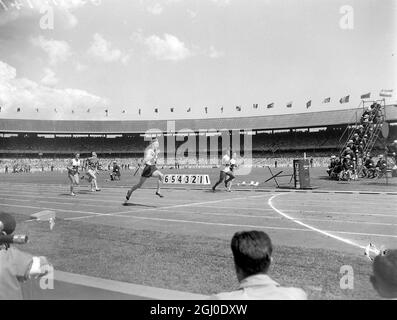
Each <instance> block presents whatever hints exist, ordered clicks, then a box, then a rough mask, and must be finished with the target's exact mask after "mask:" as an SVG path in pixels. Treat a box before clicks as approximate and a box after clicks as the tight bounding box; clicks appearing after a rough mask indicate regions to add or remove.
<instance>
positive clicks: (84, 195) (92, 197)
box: [0, 189, 185, 202]
mask: <svg viewBox="0 0 397 320" xmlns="http://www.w3.org/2000/svg"><path fill="white" fill-rule="evenodd" d="M59 193H61V194H59ZM69 193H70V191H69V190H54V189H52V190H48V191H43V190H41V191H28V190H0V195H9V194H11V195H15V194H26V195H27V196H29V195H30V196H35V197H37V196H39V197H47V198H50V197H49V196H58V197H59V196H68V195H69ZM76 193H77V195H78V197H77V198H75V199H86V200H89V201H96V200H98V198H97V197H101V198H102V199H104V198H109V199H121V202H122V201H124V198H125V194H126V192H119V193H117V194H116V193H114V194H109V193H107V192H106V191H100V192H91V191H88V190H78V191H77V192H76ZM47 194H48V195H49V196H47ZM151 194H152V195H151V196H149V195H148V193H144V194H142V193H139V194H138V197H139V198H143V199H153V198H155V197H156V196H155V193H154V191H153V190H152V193H151ZM170 200H172V201H185V200H182V199H177V198H175V199H170ZM103 201H105V200H103ZM119 202H120V201H119Z"/></svg>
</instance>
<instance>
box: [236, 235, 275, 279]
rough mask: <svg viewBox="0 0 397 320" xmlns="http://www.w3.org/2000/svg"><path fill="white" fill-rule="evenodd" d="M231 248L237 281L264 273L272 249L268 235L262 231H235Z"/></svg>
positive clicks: (267, 266) (266, 269) (268, 263)
mask: <svg viewBox="0 0 397 320" xmlns="http://www.w3.org/2000/svg"><path fill="white" fill-rule="evenodd" d="M231 248H232V252H233V257H234V264H235V267H236V274H237V279H238V281H241V280H243V279H245V278H247V277H249V276H252V275H255V274H258V273H262V274H266V273H267V271H268V269H269V266H270V263H271V260H272V258H271V255H272V251H273V247H272V242H271V240H270V238H269V236H268V235H267V234H266V233H264V232H263V231H243V232H236V233H235V234H234V236H233V238H232V242H231Z"/></svg>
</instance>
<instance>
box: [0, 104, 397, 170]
mask: <svg viewBox="0 0 397 320" xmlns="http://www.w3.org/2000/svg"><path fill="white" fill-rule="evenodd" d="M362 113H363V108H356V109H346V110H335V111H323V112H308V113H297V114H286V115H276V116H257V117H242V118H222V119H221V118H219V119H197V120H196V119H186V120H175V121H174V120H168V121H167V120H154V121H143V120H136V121H70V120H29V119H0V157H1V158H2V163H1V164H0V166H1V167H2V169H3V170H1V171H2V172H4V166H5V165H6V163H9V165H8V166H9V167H11V166H12V165H13V164H10V160H11V159H30V162H32V161H33V167H34V168H36V169H39V170H43V171H44V170H49V169H50V162H51V161H48V159H59V160H58V161H61V159H65V158H68V157H70V155H71V154H72V153H73V152H80V153H81V154H88V153H90V152H91V151H93V150H95V151H96V152H97V153H98V155H100V157H101V158H102V159H105V160H104V163H103V164H104V165H106V164H107V162H109V161H106V159H109V160H110V159H118V160H119V161H120V162H121V163H125V165H126V166H127V165H131V167H135V166H136V164H137V161H138V159H139V158H141V157H142V156H143V150H144V148H145V146H146V144H147V142H146V141H147V140H148V139H150V138H152V137H153V136H164V150H165V151H166V152H165V155H164V157H166V158H167V159H169V160H171V159H172V160H171V162H172V163H174V162H175V161H177V162H179V163H181V164H191V165H193V164H197V161H198V160H199V156H200V161H199V162H198V164H207V159H210V160H214V159H211V158H209V156H210V154H211V155H213V153H212V152H219V154H218V156H219V155H220V153H221V152H222V139H220V137H221V136H222V135H224V134H226V135H232V134H236V133H237V135H239V136H240V135H241V136H243V135H249V136H251V137H252V140H251V141H250V143H252V145H251V146H249V145H244V143H245V144H246V139H245V138H241V139H239V140H240V141H239V142H238V146H235V147H236V148H237V149H238V148H240V151H241V152H242V151H243V150H245V151H247V150H249V151H250V152H252V153H251V154H250V156H252V158H254V164H257V165H266V164H267V165H268V164H269V163H274V159H278V163H279V165H280V166H283V163H284V162H285V163H286V164H287V165H288V166H289V164H290V162H291V161H289V160H288V159H292V158H296V157H301V156H302V155H303V153H306V154H307V155H308V156H310V157H313V158H315V159H316V165H318V166H326V165H327V161H328V158H329V156H330V155H331V154H337V153H338V152H339V150H340V149H341V148H342V147H343V145H344V144H345V142H346V139H347V138H348V130H347V129H349V128H351V127H353V126H354V125H355V124H356V123H358V122H359V120H360V117H361V115H362ZM385 114H386V118H385V121H386V122H387V123H389V124H390V134H389V136H388V139H387V141H386V144H391V143H392V142H393V140H395V139H396V136H397V130H396V126H395V124H396V123H397V109H396V106H395V105H388V106H386V107H385ZM186 128H189V129H186ZM175 136H178V138H177V139H176V141H175ZM188 136H189V137H190V138H191V136H196V145H197V148H196V157H195V158H194V157H193V158H192V156H191V155H192V153H191V150H189V156H190V158H188V152H187V150H185V152H184V154H183V155H179V156H177V155H176V154H174V151H172V154H170V153H168V154H167V145H168V144H171V143H173V142H171V141H175V148H172V149H171V148H170V149H169V150H176V149H178V147H179V146H180V145H181V144H183V143H184V142H185V141H186V140H187V138H188ZM171 137H172V138H171ZM201 137H206V138H205V140H204V141H205V142H204V143H203V142H200V141H199V140H200V138H201ZM211 137H215V139H216V141H217V142H216V143H211V142H210V140H211ZM217 138H218V139H217ZM201 139H202V138H201ZM145 140H146V141H145ZM384 144H385V142H384V141H383V140H382V141H381V140H380V139H378V140H377V141H376V143H375V145H374V152H375V153H376V152H383V151H384V147H385V146H384ZM204 149H205V152H208V154H207V155H204V159H203V150H204ZM193 154H194V152H193ZM215 161H217V159H215ZM51 163H53V164H54V163H57V161H55V162H54V161H52V162H51ZM168 163H170V162H168ZM14 165H15V164H14ZM55 167H58V166H57V165H55ZM59 167H62V168H63V167H64V165H63V161H61V163H60V164H59Z"/></svg>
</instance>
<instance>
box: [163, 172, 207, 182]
mask: <svg viewBox="0 0 397 320" xmlns="http://www.w3.org/2000/svg"><path fill="white" fill-rule="evenodd" d="M163 182H164V183H166V184H211V181H210V177H209V175H208V174H166V175H164V180H163Z"/></svg>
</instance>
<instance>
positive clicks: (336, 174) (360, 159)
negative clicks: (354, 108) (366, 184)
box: [327, 102, 395, 181]
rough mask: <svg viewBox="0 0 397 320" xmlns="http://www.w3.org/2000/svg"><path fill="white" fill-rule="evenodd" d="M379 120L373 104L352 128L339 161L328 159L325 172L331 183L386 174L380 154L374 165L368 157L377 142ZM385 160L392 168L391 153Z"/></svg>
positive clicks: (383, 158)
mask: <svg viewBox="0 0 397 320" xmlns="http://www.w3.org/2000/svg"><path fill="white" fill-rule="evenodd" d="M382 119H383V118H382V112H381V105H380V104H379V103H376V102H375V103H373V104H372V105H371V106H370V107H368V108H366V109H365V110H364V112H363V114H362V116H361V119H360V124H358V125H356V126H355V127H354V128H353V131H352V133H351V135H350V137H349V140H348V141H347V143H346V145H345V146H344V147H343V149H342V152H341V153H340V155H339V157H337V156H335V155H332V156H331V159H330V161H329V166H328V170H327V173H328V175H329V176H330V178H331V179H335V180H344V181H350V180H356V179H358V178H359V177H360V178H375V177H378V178H381V177H383V176H384V175H385V174H387V168H388V163H387V161H386V158H385V155H383V154H380V155H379V156H378V158H377V162H376V163H375V160H374V157H373V155H372V154H371V152H372V151H373V149H372V148H373V147H374V145H375V142H376V141H378V136H379V134H380V126H381V124H382V121H383V120H382ZM386 152H387V150H386ZM389 156H390V159H391V160H392V161H394V166H395V153H392V154H390V155H389ZM392 165H393V164H392Z"/></svg>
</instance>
